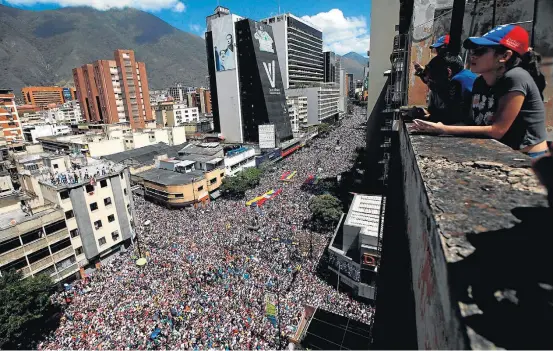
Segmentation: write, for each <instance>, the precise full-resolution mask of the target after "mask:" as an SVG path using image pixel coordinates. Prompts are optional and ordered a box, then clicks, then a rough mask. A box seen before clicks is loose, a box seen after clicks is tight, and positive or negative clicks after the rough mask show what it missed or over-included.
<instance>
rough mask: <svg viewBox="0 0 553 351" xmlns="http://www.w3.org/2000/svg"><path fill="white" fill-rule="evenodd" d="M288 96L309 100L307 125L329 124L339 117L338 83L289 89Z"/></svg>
mask: <svg viewBox="0 0 553 351" xmlns="http://www.w3.org/2000/svg"><path fill="white" fill-rule="evenodd" d="M286 96H287V97H288V98H289V99H290V98H293V97H297V96H304V97H305V98H307V123H308V125H315V124H320V123H328V122H330V121H334V120H336V119H337V118H338V117H339V109H338V106H339V102H340V86H339V85H338V84H336V83H321V84H319V85H318V86H314V87H309V88H301V89H288V90H287V91H286Z"/></svg>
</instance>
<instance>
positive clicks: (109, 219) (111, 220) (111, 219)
mask: <svg viewBox="0 0 553 351" xmlns="http://www.w3.org/2000/svg"><path fill="white" fill-rule="evenodd" d="M113 221H115V215H112V214H110V215H109V216H108V222H110V223H111V222H113Z"/></svg>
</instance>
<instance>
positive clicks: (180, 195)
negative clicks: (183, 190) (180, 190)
mask: <svg viewBox="0 0 553 351" xmlns="http://www.w3.org/2000/svg"><path fill="white" fill-rule="evenodd" d="M175 197H176V198H183V197H184V194H175Z"/></svg>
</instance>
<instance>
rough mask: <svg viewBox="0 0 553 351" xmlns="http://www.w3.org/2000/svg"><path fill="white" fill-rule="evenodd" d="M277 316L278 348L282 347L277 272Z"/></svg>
mask: <svg viewBox="0 0 553 351" xmlns="http://www.w3.org/2000/svg"><path fill="white" fill-rule="evenodd" d="M276 278H277V317H278V320H277V322H278V349H279V350H280V348H281V347H282V332H281V329H280V283H279V278H278V274H277V277H276Z"/></svg>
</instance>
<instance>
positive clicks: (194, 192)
mask: <svg viewBox="0 0 553 351" xmlns="http://www.w3.org/2000/svg"><path fill="white" fill-rule="evenodd" d="M180 162H182V161H179V162H177V164H178V163H180ZM184 164H187V165H188V166H189V167H190V166H192V164H191V163H189V162H184V163H183V165H184ZM175 169H176V170H177V169H178V168H175ZM176 170H175V171H172V170H169V169H161V168H153V169H150V170H148V171H146V172H142V173H139V174H137V175H136V178H137V179H139V182H140V183H141V184H142V186H143V189H144V197H145V199H147V200H149V201H152V202H155V203H158V204H160V205H163V206H166V207H169V208H181V207H187V206H192V205H193V206H196V205H197V204H199V203H203V204H205V203H206V202H209V201H210V193H212V194H213V197H216V196H218V193H217V191H218V188H219V186H220V185H221V182H222V179H223V178H224V176H225V171H224V170H223V169H222V168H216V169H213V170H211V171H208V172H204V171H201V170H189V171H187V172H184V169H182V171H183V173H181V172H179V171H176Z"/></svg>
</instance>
